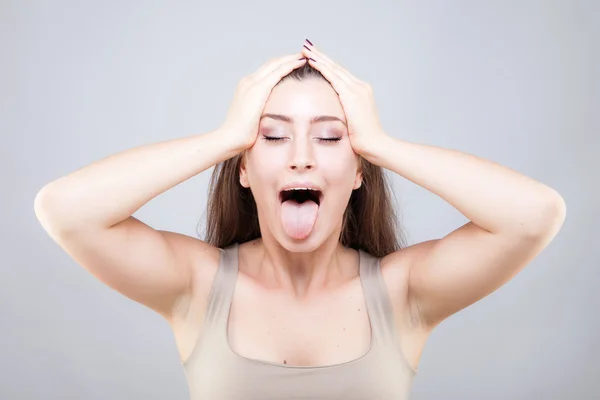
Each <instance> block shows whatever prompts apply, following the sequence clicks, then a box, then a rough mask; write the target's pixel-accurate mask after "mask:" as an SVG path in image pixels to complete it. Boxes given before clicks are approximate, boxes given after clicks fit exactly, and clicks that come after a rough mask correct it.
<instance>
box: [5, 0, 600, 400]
mask: <svg viewBox="0 0 600 400" xmlns="http://www.w3.org/2000/svg"><path fill="white" fill-rule="evenodd" d="M599 11H600V7H599V6H598V3H597V2H594V1H587V2H585V1H566V0H565V1H560V2H559V1H493V2H492V1H454V2H450V1H427V2H424V1H419V2H416V1H415V2H404V1H388V2H385V1H369V2H364V4H358V2H357V3H352V2H349V1H341V0H339V1H327V2H325V1H319V2H309V1H301V2H282V1H253V2H245V1H244V2H243V1H236V2H227V1H223V2H217V1H211V2H191V1H190V2H183V1H178V2H175V1H169V2H166V1H165V2H157V1H137V2H134V1H129V2H123V1H112V2H107V1H103V2H89V1H88V2H83V1H70V2H67V1H52V2H51V1H46V2H43V1H38V2H34V1H2V2H1V3H0V50H1V53H0V58H1V62H0V102H1V108H0V113H1V114H0V128H1V131H0V132H1V139H2V145H1V147H0V156H1V158H0V171H1V174H2V195H1V196H0V199H1V201H2V207H1V209H0V212H1V213H2V214H1V215H0V217H1V218H2V230H1V232H2V237H1V238H0V239H1V241H0V246H1V250H2V254H3V260H2V263H1V268H0V281H1V282H2V286H1V288H2V289H1V291H0V324H1V328H0V398H2V399H72V398H73V399H74V398H78V399H79V398H80V399H167V398H168V399H186V398H188V389H187V386H186V382H185V376H184V372H183V369H182V368H181V366H180V364H179V361H178V355H177V351H176V348H175V342H174V338H173V335H172V333H171V331H170V328H169V326H168V325H167V324H166V323H165V322H164V321H163V320H162V319H161V317H159V316H158V315H156V314H154V312H152V311H151V310H149V309H146V308H145V307H143V306H142V305H139V304H137V303H134V302H133V301H131V300H129V299H127V298H125V297H124V296H122V295H120V294H119V293H117V292H115V291H113V290H111V289H109V288H107V287H105V286H104V285H103V284H101V283H100V282H99V281H96V280H95V278H93V277H92V276H91V275H89V274H88V273H87V272H85V271H84V270H83V269H82V268H80V267H79V266H78V265H77V264H75V263H74V262H73V261H72V260H71V259H70V257H69V256H68V255H67V254H66V253H64V252H63V251H62V250H61V249H60V247H58V245H56V244H55V243H54V242H53V241H52V240H51V239H50V237H49V236H47V234H46V233H45V232H44V231H43V229H42V227H41V225H40V224H39V223H38V222H37V220H36V219H35V215H34V212H33V199H34V197H35V194H36V193H37V191H38V190H39V189H40V188H41V187H42V186H43V185H44V184H45V183H48V182H49V181H51V180H53V179H56V178H58V177H60V176H62V175H64V174H67V173H68V172H71V171H73V170H75V169H77V168H79V167H81V166H84V165H86V164H89V163H91V162H92V161H95V160H98V159H100V158H103V157H105V156H108V155H110V154H112V153H116V152H119V151H121V150H125V149H127V148H131V147H135V146H139V145H142V144H148V143H151V142H157V141H162V140H167V139H170V138H177V137H181V136H188V135H190V134H194V133H203V132H206V131H209V130H212V129H214V128H216V127H218V126H219V125H220V123H221V122H222V120H223V118H224V117H225V115H226V111H227V108H228V106H229V103H230V101H231V99H232V96H233V91H234V89H235V86H236V84H237V82H238V80H239V79H241V77H242V76H244V75H246V74H249V73H251V72H253V71H254V70H255V69H257V68H258V67H259V66H260V65H262V64H263V63H264V62H265V61H266V60H267V59H269V58H271V57H274V56H278V55H283V54H286V53H290V52H293V51H297V50H299V49H300V47H301V46H302V42H303V39H304V38H305V37H308V38H309V39H310V40H311V41H312V42H313V43H314V44H315V45H316V46H319V47H320V48H321V49H322V50H323V51H324V52H325V53H327V54H328V55H329V56H330V57H332V58H333V59H334V60H336V61H337V62H339V63H340V64H341V65H343V66H344V67H346V68H348V69H349V70H350V71H351V72H352V73H354V74H355V75H356V76H357V77H358V78H359V79H362V80H365V81H367V82H369V83H371V84H372V86H373V88H374V90H375V95H376V100H377V103H378V106H379V110H380V114H381V119H382V123H383V125H384V128H385V129H386V131H387V132H388V133H389V134H391V135H394V136H396V137H398V138H402V139H405V140H408V141H414V142H419V143H426V144H431V145H437V146H441V147H448V148H454V149H459V150H462V151H465V152H469V153H472V154H476V155H479V156H482V157H485V158H489V159H491V160H493V161H496V162H499V163H501V164H504V165H507V166H509V167H511V168H514V169H516V170H517V171H520V172H522V173H525V174H527V175H529V176H531V177H533V178H535V179H538V180H540V181H542V182H544V183H546V184H548V185H550V186H552V187H554V188H555V189H557V190H558V191H559V192H560V193H561V194H562V195H563V197H564V198H565V200H566V203H567V219H566V222H565V225H564V226H563V229H562V231H561V232H560V233H559V235H558V236H557V237H556V239H555V240H554V241H553V242H552V243H551V244H550V245H549V246H548V247H547V248H546V249H545V250H544V251H543V252H542V253H541V254H540V255H539V256H538V257H537V258H536V259H535V260H534V261H533V262H532V263H531V264H530V266H528V267H527V268H526V269H525V270H524V271H523V272H521V273H520V274H519V275H517V277H515V278H514V279H513V280H512V281H511V282H509V283H508V284H506V285H505V286H504V287H502V288H501V289H499V290H498V291H497V292H495V293H493V294H492V295H490V296H488V297H486V298H485V299H483V300H481V301H480V302H478V303H476V304H474V305H473V306H471V307H469V308H467V309H465V310H463V311H461V312H459V313H458V314H456V315H454V316H453V317H451V318H450V319H448V320H446V321H444V322H443V323H442V324H441V325H440V326H439V327H438V328H437V329H436V330H435V331H434V333H433V335H432V336H431V337H430V339H429V341H428V343H427V345H426V347H425V351H424V354H423V357H422V360H421V363H420V366H419V368H420V373H419V374H418V375H417V378H416V380H415V382H414V387H413V398H414V399H484V398H485V399H507V398H510V399H592V398H599V397H600V382H599V381H600V348H599V346H598V344H599V341H600V340H599V338H600V323H599V319H600V318H599V316H598V314H599V312H598V308H599V306H600V300H599V296H598V294H597V293H598V284H599V283H600V265H599V261H600V260H599V251H598V245H597V231H596V230H595V226H596V225H597V224H598V222H599V221H598V219H599V218H598V217H599V213H598V202H599V200H600V199H599V198H598V197H599V196H598V192H597V191H594V190H593V189H595V188H596V187H597V182H598V172H599V171H600V168H599V167H600V165H599V162H598V158H599V157H598V154H597V153H598V151H599V150H600V146H599V132H598V128H599V126H600V124H599V120H598V118H599V117H598V110H597V108H598V105H599V104H600V101H599V100H600V98H599V97H600V96H599V83H598V79H597V73H598V71H599V70H600V68H599V67H600V65H599V62H598V60H599V57H598V37H599V33H600V32H599V28H598V26H599V25H600V18H599ZM594 107H595V108H596V109H594ZM211 171H212V169H211V170H208V171H205V172H204V173H203V174H200V175H198V176H196V177H194V178H193V179H190V180H188V181H186V182H184V183H182V184H181V185H178V186H176V187H175V188H173V189H171V190H169V191H167V192H166V193H164V194H162V195H160V196H159V197H157V198H156V199H154V200H152V201H151V202H150V203H149V204H147V205H146V206H144V207H143V208H142V209H141V210H139V211H138V212H137V213H136V214H135V215H136V216H137V217H139V218H141V219H142V220H143V221H145V222H147V223H149V224H150V225H152V226H153V227H155V228H157V229H169V230H173V231H178V232H182V233H186V234H189V235H196V233H195V232H196V225H197V223H198V222H199V221H203V213H204V211H205V208H204V207H205V202H206V189H207V183H208V177H209V176H210V172H211ZM393 183H394V190H395V193H396V196H397V198H398V207H400V208H401V210H402V213H403V214H404V227H405V229H406V230H407V232H408V241H409V244H412V243H416V242H420V241H423V240H427V239H430V238H435V237H441V236H443V235H445V234H447V233H449V232H450V231H452V230H453V229H455V228H457V227H458V226H460V225H461V224H463V223H465V222H466V219H465V218H464V217H463V216H462V215H461V214H460V213H458V212H457V211H456V210H455V209H454V208H453V207H451V206H450V205H448V204H447V203H445V202H444V201H443V200H442V199H440V198H439V197H437V196H435V195H433V194H431V193H430V192H428V191H426V190H424V189H422V188H421V187H418V186H417V185H414V184H412V183H411V182H409V181H407V180H406V179H404V178H402V177H400V176H397V175H396V176H394V179H393Z"/></svg>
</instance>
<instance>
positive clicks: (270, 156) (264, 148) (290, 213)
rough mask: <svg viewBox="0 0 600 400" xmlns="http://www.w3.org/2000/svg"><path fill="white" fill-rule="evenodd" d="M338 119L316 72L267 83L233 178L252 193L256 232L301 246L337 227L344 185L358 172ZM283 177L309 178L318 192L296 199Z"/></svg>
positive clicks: (355, 181) (354, 183) (335, 101)
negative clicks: (254, 129)
mask: <svg viewBox="0 0 600 400" xmlns="http://www.w3.org/2000/svg"><path fill="white" fill-rule="evenodd" d="M323 116H325V117H327V118H321V119H320V120H317V121H313V122H312V123H311V119H314V118H315V117H323ZM345 122H346V118H345V115H344V110H343V107H342V105H341V103H340V101H339V98H338V95H337V93H336V92H335V91H334V90H333V88H332V87H331V86H330V84H329V83H328V82H326V81H324V80H322V79H315V78H309V79H305V80H303V81H297V80H294V79H288V80H285V81H284V82H281V83H280V84H279V85H277V86H276V87H275V88H274V89H273V91H272V92H271V95H270V97H269V99H268V100H267V102H266V104H265V108H264V110H263V117H262V119H261V121H260V124H259V130H258V137H257V139H256V143H255V144H254V146H252V147H251V148H250V149H248V150H247V151H246V154H245V161H244V163H243V165H242V167H241V170H240V183H241V184H242V186H244V187H249V188H250V189H251V190H252V194H253V196H254V199H255V200H256V206H257V210H258V218H259V223H260V228H261V232H262V235H263V236H266V235H269V236H272V237H274V238H275V240H277V241H278V242H279V243H281V244H282V245H284V246H285V247H291V246H293V247H296V248H298V247H297V246H301V247H302V248H303V249H306V250H308V249H310V248H316V247H318V246H319V245H320V244H321V243H323V241H325V240H326V239H328V238H329V237H330V236H331V235H332V234H336V235H339V232H340V231H339V230H340V229H341V224H342V218H343V214H344V210H345V209H346V206H347V204H348V201H349V199H350V195H351V193H352V190H354V189H357V188H358V187H359V186H360V184H361V178H362V177H361V174H360V171H359V158H358V155H357V154H356V153H355V152H354V151H353V149H352V147H351V146H350V141H349V138H348V129H347V127H346V125H345ZM267 137H268V138H273V139H268V138H267ZM290 184H291V185H292V186H295V187H310V186H314V187H316V188H318V189H319V190H320V196H319V197H320V199H319V200H318V201H313V200H306V201H304V200H303V199H298V198H296V195H299V194H300V193H301V192H282V189H283V188H284V187H286V186H289V185H290ZM292 193H295V194H294V198H293V199H290V200H287V199H288V198H289V196H291V194H292ZM311 193H315V192H311ZM282 196H283V198H282ZM286 200H287V201H286ZM317 203H318V204H317ZM338 237H339V236H338Z"/></svg>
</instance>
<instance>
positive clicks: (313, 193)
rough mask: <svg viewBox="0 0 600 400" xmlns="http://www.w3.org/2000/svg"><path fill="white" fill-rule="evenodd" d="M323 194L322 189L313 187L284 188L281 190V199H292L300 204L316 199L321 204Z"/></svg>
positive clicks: (284, 200) (283, 200)
mask: <svg viewBox="0 0 600 400" xmlns="http://www.w3.org/2000/svg"><path fill="white" fill-rule="evenodd" d="M322 199H323V194H322V193H321V191H320V190H313V189H291V190H282V191H281V192H279V200H280V201H281V203H284V202H286V201H288V200H292V201H294V202H296V203H298V204H302V203H304V202H305V201H314V202H315V203H316V204H317V205H320V204H321V200H322Z"/></svg>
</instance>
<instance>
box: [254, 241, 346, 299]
mask: <svg viewBox="0 0 600 400" xmlns="http://www.w3.org/2000/svg"><path fill="white" fill-rule="evenodd" d="M334 239H335V240H334ZM256 245H257V247H259V249H260V250H259V253H260V255H259V256H258V259H259V265H260V266H261V267H260V274H261V275H263V278H264V282H265V284H266V285H268V286H269V287H272V288H274V289H275V290H280V291H283V292H285V293H287V294H289V295H290V296H292V297H294V298H297V299H302V298H307V297H309V296H310V295H313V294H316V293H319V292H322V291H324V290H328V289H331V288H332V287H335V286H339V285H340V284H341V283H342V282H345V281H347V280H348V279H351V278H352V277H354V276H356V270H355V269H354V268H352V265H353V264H352V263H349V262H348V259H349V257H348V251H347V249H345V248H344V246H342V245H341V244H340V243H339V241H338V240H337V238H336V237H335V236H333V237H332V238H330V239H328V240H326V241H325V242H324V243H323V244H322V245H321V246H319V247H317V248H315V249H311V250H310V251H303V252H292V251H289V250H287V249H286V248H285V247H283V246H281V244H279V242H277V241H276V240H274V238H272V237H271V238H261V239H258V241H257V243H256Z"/></svg>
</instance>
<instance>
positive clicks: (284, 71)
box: [257, 56, 306, 88]
mask: <svg viewBox="0 0 600 400" xmlns="http://www.w3.org/2000/svg"><path fill="white" fill-rule="evenodd" d="M301 57H303V56H301ZM298 58H300V57H297V58H295V59H291V60H288V61H285V62H283V63H281V64H279V65H277V66H275V68H274V69H273V70H272V71H269V72H268V73H266V74H264V75H263V77H262V78H261V79H260V80H259V81H257V82H260V83H261V84H262V83H266V84H267V85H269V86H270V87H271V88H272V87H274V86H275V85H276V84H277V83H279V81H281V79H282V78H283V77H284V76H286V75H288V74H289V73H290V72H292V71H293V70H295V69H296V68H300V67H301V66H302V65H304V63H306V58H300V60H298Z"/></svg>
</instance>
